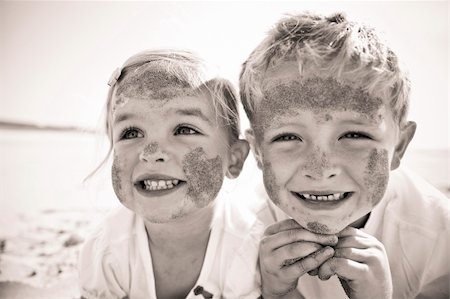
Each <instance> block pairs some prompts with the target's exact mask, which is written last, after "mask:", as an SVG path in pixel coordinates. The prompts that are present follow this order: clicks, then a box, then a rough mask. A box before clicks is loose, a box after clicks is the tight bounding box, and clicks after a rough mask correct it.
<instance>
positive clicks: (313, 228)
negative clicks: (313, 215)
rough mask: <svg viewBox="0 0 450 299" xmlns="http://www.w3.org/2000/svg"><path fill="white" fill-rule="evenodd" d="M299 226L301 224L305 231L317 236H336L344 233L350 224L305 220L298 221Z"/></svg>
mask: <svg viewBox="0 0 450 299" xmlns="http://www.w3.org/2000/svg"><path fill="white" fill-rule="evenodd" d="M294 220H295V221H297V223H298V224H300V225H301V226H302V227H304V228H305V229H307V230H309V231H310V232H313V233H315V234H322V235H334V234H337V233H339V232H340V231H342V230H343V229H344V228H346V227H347V226H348V223H336V222H329V221H320V220H311V221H306V222H305V220H304V219H302V220H300V221H299V220H297V219H294Z"/></svg>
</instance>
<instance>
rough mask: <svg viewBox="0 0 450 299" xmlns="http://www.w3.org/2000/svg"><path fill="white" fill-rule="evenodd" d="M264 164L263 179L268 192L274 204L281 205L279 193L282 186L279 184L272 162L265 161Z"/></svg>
mask: <svg viewBox="0 0 450 299" xmlns="http://www.w3.org/2000/svg"><path fill="white" fill-rule="evenodd" d="M263 164H264V165H263V166H264V167H263V181H264V186H265V187H266V191H267V194H268V195H269V198H270V200H272V202H273V203H274V204H276V205H279V204H280V199H279V198H278V193H279V191H280V187H279V186H278V184H277V180H276V177H275V174H274V172H273V169H272V164H271V163H270V162H268V161H263Z"/></svg>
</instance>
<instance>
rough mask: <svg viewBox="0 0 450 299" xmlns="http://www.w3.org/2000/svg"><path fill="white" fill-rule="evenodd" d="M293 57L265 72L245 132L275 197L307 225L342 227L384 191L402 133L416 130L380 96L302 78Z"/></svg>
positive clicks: (326, 230)
mask: <svg viewBox="0 0 450 299" xmlns="http://www.w3.org/2000/svg"><path fill="white" fill-rule="evenodd" d="M293 65H294V63H291V64H290V65H287V64H286V65H283V66H282V67H280V68H278V69H275V70H273V71H270V72H269V73H268V74H267V77H266V78H267V79H266V80H265V84H264V88H263V92H264V99H263V101H262V102H261V103H260V104H259V107H258V110H257V113H256V116H255V119H254V122H253V124H252V127H253V131H250V132H248V135H247V136H248V137H249V139H250V142H251V143H252V144H253V146H254V150H255V154H256V158H257V160H258V165H259V167H260V168H261V169H262V171H263V177H264V185H265V187H266V190H267V193H268V194H269V196H270V198H271V200H272V201H273V202H274V203H275V204H276V205H277V206H278V207H280V208H281V209H282V210H283V211H284V212H285V213H287V214H288V215H290V216H291V217H293V218H294V219H295V220H296V221H297V222H298V223H299V224H300V225H302V226H303V227H305V228H307V229H309V230H311V231H314V232H316V233H327V234H329V233H337V232H339V231H341V230H342V229H344V228H345V227H346V226H348V225H349V224H351V223H353V222H355V221H357V220H358V219H360V218H361V217H363V216H364V215H366V214H367V213H369V212H370V211H371V210H372V208H373V207H374V206H375V205H376V204H377V203H378V202H379V201H380V200H381V199H382V197H383V195H384V192H385V190H386V187H387V184H388V181H389V171H390V170H391V169H393V168H396V167H397V166H398V163H397V162H399V159H400V158H401V155H402V154H403V152H402V151H404V149H406V146H404V148H403V146H401V145H402V144H403V143H401V142H400V143H399V140H400V139H401V140H404V139H405V138H406V139H407V142H406V145H407V143H408V142H409V140H410V138H412V135H411V136H409V135H408V136H406V137H404V136H403V135H405V134H402V133H401V132H400V131H399V128H398V125H397V124H396V122H394V120H393V116H392V114H391V111H390V108H389V106H388V105H387V104H386V103H384V102H383V101H382V100H381V99H379V98H375V97H371V96H369V95H368V94H367V93H365V92H363V91H362V90H360V89H357V88H352V87H350V86H348V85H343V84H340V83H338V82H337V81H335V80H334V79H330V78H328V79H324V78H318V77H313V78H310V79H306V80H303V81H300V77H299V75H298V70H297V68H296V67H295V66H293ZM412 131H414V130H412ZM413 133H414V132H412V134H413ZM406 135H407V134H406ZM400 152H401V153H400ZM393 160H394V161H395V162H394V163H392V161H393Z"/></svg>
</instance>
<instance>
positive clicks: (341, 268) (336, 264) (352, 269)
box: [318, 257, 368, 280]
mask: <svg viewBox="0 0 450 299" xmlns="http://www.w3.org/2000/svg"><path fill="white" fill-rule="evenodd" d="M367 271H368V265H366V264H363V263H359V262H355V261H352V260H349V259H345V258H339V257H333V258H330V259H329V260H327V261H326V262H324V263H323V265H321V266H320V267H319V275H318V276H319V278H320V279H321V280H328V279H329V278H330V277H331V276H333V275H334V274H337V275H338V276H339V277H341V278H345V279H347V280H355V279H357V278H361V274H362V273H365V272H367Z"/></svg>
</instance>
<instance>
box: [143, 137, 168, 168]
mask: <svg viewBox="0 0 450 299" xmlns="http://www.w3.org/2000/svg"><path fill="white" fill-rule="evenodd" d="M139 159H140V160H141V161H143V162H148V163H151V162H167V161H168V160H169V155H168V154H167V153H166V152H165V151H163V150H161V147H160V146H159V145H158V143H157V142H151V143H149V144H147V145H146V146H145V147H144V148H143V149H142V151H141V153H140V154H139Z"/></svg>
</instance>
